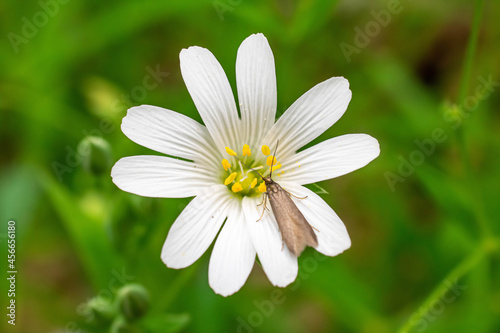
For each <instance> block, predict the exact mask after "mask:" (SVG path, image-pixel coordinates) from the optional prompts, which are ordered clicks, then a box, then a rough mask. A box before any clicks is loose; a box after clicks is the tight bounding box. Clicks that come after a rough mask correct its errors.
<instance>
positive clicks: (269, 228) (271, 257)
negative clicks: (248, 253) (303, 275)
mask: <svg viewBox="0 0 500 333" xmlns="http://www.w3.org/2000/svg"><path fill="white" fill-rule="evenodd" d="M260 200H261V199H260V198H250V197H244V198H243V213H244V214H245V217H246V220H247V226H248V232H249V233H250V237H251V238H252V242H253V245H254V247H255V250H256V251H257V255H258V256H259V260H260V262H261V264H262V268H263V269H264V272H265V273H266V275H267V277H268V278H269V281H271V283H272V284H273V285H274V286H278V287H286V286H287V285H289V284H290V283H292V282H293V281H294V280H295V278H296V277H297V272H298V265H297V257H295V256H294V255H293V254H292V253H290V251H289V250H288V248H287V247H286V246H284V245H283V242H282V240H281V233H280V231H279V229H278V224H277V223H276V220H275V218H274V215H273V213H272V211H266V212H265V213H264V217H263V218H262V219H261V220H260V221H259V222H256V221H257V220H258V219H259V217H260V215H261V213H262V209H263V207H262V206H257V205H258V204H259V203H260ZM267 206H268V207H269V209H271V205H269V204H268V205H267Z"/></svg>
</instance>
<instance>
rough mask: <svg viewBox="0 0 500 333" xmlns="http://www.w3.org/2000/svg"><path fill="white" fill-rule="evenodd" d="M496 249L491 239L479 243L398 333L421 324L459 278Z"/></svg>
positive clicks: (495, 241)
mask: <svg viewBox="0 0 500 333" xmlns="http://www.w3.org/2000/svg"><path fill="white" fill-rule="evenodd" d="M497 249H498V240H497V239H493V238H491V239H488V240H486V241H484V242H483V243H481V245H480V246H479V247H478V248H477V249H476V250H475V251H474V252H472V253H470V254H469V255H468V256H467V257H465V258H464V259H463V260H462V261H461V262H460V263H459V264H458V265H457V266H456V267H455V268H454V269H453V270H452V271H451V272H450V273H448V275H447V276H446V277H445V278H444V279H443V280H442V281H441V283H440V284H439V285H438V286H437V287H436V288H435V289H434V290H433V291H432V293H431V294H430V295H429V296H428V297H427V298H426V299H425V301H424V302H423V303H422V305H420V307H419V308H418V310H417V311H416V312H414V314H412V315H411V316H410V319H409V320H408V321H407V322H406V324H405V325H404V326H403V327H401V328H400V329H399V331H398V333H409V332H411V330H412V329H413V328H414V327H415V326H417V325H418V324H419V323H421V320H422V319H423V318H424V317H426V316H427V314H428V313H429V311H430V310H431V309H432V305H433V304H434V302H436V301H437V300H439V299H441V298H442V297H443V295H445V294H446V293H447V292H448V291H449V290H450V287H453V286H454V285H455V284H456V282H457V281H458V280H459V279H460V278H461V277H463V276H464V275H465V274H466V273H468V272H469V271H470V270H472V268H474V267H475V266H476V264H477V263H478V262H479V261H480V260H481V259H483V258H484V257H486V255H487V254H489V253H490V252H493V251H496V250H497Z"/></svg>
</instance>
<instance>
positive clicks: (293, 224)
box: [268, 188, 318, 257]
mask: <svg viewBox="0 0 500 333" xmlns="http://www.w3.org/2000/svg"><path fill="white" fill-rule="evenodd" d="M268 195H269V201H270V202H271V207H272V208H273V213H274V217H275V218H276V222H278V227H279V229H280V231H281V236H282V237H283V241H284V242H285V244H286V246H287V247H288V249H289V250H290V252H292V253H293V254H294V255H295V256H297V257H298V256H300V254H301V253H302V251H303V250H304V249H305V247H306V246H311V247H316V246H318V239H317V237H316V234H315V233H314V230H313V229H312V227H311V226H310V225H309V223H308V222H307V220H306V218H305V217H304V215H302V213H301V212H300V210H299V209H298V208H297V206H296V205H295V203H294V202H293V201H292V199H291V198H290V196H289V194H288V193H287V192H286V191H285V190H283V189H281V188H280V190H279V191H277V192H269V194H268Z"/></svg>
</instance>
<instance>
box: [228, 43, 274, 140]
mask: <svg viewBox="0 0 500 333" xmlns="http://www.w3.org/2000/svg"><path fill="white" fill-rule="evenodd" d="M236 83H237V87H238V100H239V104H240V110H241V120H242V123H243V127H244V129H245V136H244V137H245V138H246V140H248V141H246V142H244V143H246V144H249V145H250V146H254V145H255V144H258V143H259V142H260V140H261V139H262V137H263V136H264V135H265V134H267V132H268V131H269V129H270V128H271V127H272V126H273V124H274V117H275V115H276V100H277V97H276V71H275V69H274V56H273V52H272V51H271V47H270V46H269V43H268V41H267V39H266V37H264V35H263V34H255V35H251V36H250V37H248V38H247V39H245V40H244V41H243V43H241V45H240V47H239V49H238V56H237V57H236Z"/></svg>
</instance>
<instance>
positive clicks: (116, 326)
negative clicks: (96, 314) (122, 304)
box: [109, 317, 140, 333]
mask: <svg viewBox="0 0 500 333" xmlns="http://www.w3.org/2000/svg"><path fill="white" fill-rule="evenodd" d="M109 331H110V332H111V333H139V332H140V331H139V330H138V329H137V328H136V327H134V326H133V325H132V324H130V323H128V322H127V321H126V320H125V319H124V318H122V317H118V318H116V319H115V321H114V322H113V325H111V329H110V330H109Z"/></svg>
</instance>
